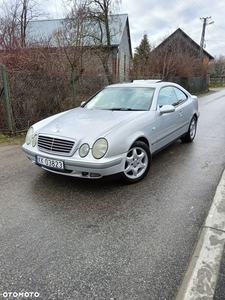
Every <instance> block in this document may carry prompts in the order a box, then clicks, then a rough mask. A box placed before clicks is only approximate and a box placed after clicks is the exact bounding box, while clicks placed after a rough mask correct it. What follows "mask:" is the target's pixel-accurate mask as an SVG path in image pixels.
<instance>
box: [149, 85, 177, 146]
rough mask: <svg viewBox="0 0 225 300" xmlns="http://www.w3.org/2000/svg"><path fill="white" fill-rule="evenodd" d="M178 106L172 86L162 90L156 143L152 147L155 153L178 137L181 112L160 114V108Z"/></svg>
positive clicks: (158, 101)
mask: <svg viewBox="0 0 225 300" xmlns="http://www.w3.org/2000/svg"><path fill="white" fill-rule="evenodd" d="M176 104H177V96H176V94H175V92H174V90H173V87H172V86H166V87H163V88H161V89H160V91H159V93H158V99H157V108H156V123H155V124H156V126H155V128H154V130H155V135H154V143H153V145H152V149H153V152H155V151H157V150H158V149H160V148H162V147H164V146H166V145H167V144H169V143H170V142H172V141H173V140H175V139H176V138H177V136H178V133H177V129H178V117H179V111H178V110H176V108H175V111H174V112H171V113H164V114H162V113H161V112H160V108H161V107H162V106H163V105H173V106H176Z"/></svg>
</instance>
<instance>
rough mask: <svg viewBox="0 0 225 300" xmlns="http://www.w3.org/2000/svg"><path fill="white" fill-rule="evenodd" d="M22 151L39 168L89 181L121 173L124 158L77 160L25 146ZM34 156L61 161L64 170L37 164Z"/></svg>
mask: <svg viewBox="0 0 225 300" xmlns="http://www.w3.org/2000/svg"><path fill="white" fill-rule="evenodd" d="M22 150H23V152H24V153H25V154H26V156H27V158H28V159H29V160H30V161H31V162H32V163H34V164H36V165H38V166H40V167H41V168H42V169H44V170H47V171H50V172H53V173H56V174H62V175H67V176H72V177H79V178H91V179H97V178H101V177H104V176H109V175H114V174H117V173H121V172H123V170H124V165H125V158H126V154H121V155H118V156H115V157H111V158H102V159H99V160H97V159H94V158H92V159H91V158H88V159H87V158H77V157H74V156H72V157H68V156H67V157H64V156H58V155H51V154H48V153H44V152H40V151H38V150H37V148H33V149H32V148H31V147H30V146H27V145H26V144H24V145H22ZM36 155H40V156H42V157H45V158H49V159H54V160H61V161H63V162H64V170H59V169H56V168H51V167H46V166H44V165H41V164H38V163H37V161H36V158H35V156H36ZM84 160H85V161H84Z"/></svg>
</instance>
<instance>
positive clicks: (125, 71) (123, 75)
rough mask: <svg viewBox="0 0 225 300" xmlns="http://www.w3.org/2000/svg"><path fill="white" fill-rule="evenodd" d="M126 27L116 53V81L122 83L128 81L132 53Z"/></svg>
mask: <svg viewBox="0 0 225 300" xmlns="http://www.w3.org/2000/svg"><path fill="white" fill-rule="evenodd" d="M127 26H128V25H127V24H126V26H125V29H124V32H123V35H122V39H121V43H120V46H119V53H118V66H119V70H118V81H119V82H123V81H127V80H128V79H129V70H130V61H131V57H132V53H131V52H130V41H129V36H128V27H127Z"/></svg>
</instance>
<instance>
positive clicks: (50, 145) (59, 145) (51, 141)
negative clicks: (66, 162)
mask: <svg viewBox="0 0 225 300" xmlns="http://www.w3.org/2000/svg"><path fill="white" fill-rule="evenodd" d="M74 144H75V142H74V141H71V140H64V139H59V138H56V137H51V136H46V135H39V136H38V149H39V150H41V151H44V152H49V153H53V154H58V155H66V156H69V155H71V154H72V153H71V152H72V150H73V147H74Z"/></svg>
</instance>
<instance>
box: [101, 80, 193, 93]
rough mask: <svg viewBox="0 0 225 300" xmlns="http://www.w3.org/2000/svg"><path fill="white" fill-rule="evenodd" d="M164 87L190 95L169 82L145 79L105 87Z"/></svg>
mask: <svg viewBox="0 0 225 300" xmlns="http://www.w3.org/2000/svg"><path fill="white" fill-rule="evenodd" d="M164 86H174V87H177V88H179V89H181V90H183V91H184V92H186V93H187V94H190V93H189V92H188V91H187V90H186V89H184V88H183V87H182V86H181V85H179V84H177V83H174V82H169V81H162V80H161V79H145V80H133V81H130V82H122V83H115V84H111V85H108V86H106V88H108V87H115V88H117V87H128V88H131V87H152V88H159V89H160V88H161V87H164Z"/></svg>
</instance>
